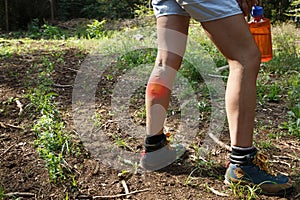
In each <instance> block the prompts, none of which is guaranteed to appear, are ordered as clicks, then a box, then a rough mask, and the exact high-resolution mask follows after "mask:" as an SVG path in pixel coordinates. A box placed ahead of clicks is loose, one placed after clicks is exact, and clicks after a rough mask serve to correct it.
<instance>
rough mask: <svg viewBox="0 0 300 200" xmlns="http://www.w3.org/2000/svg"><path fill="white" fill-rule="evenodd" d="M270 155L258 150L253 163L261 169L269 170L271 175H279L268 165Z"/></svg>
mask: <svg viewBox="0 0 300 200" xmlns="http://www.w3.org/2000/svg"><path fill="white" fill-rule="evenodd" d="M267 161H268V156H266V155H265V154H263V153H261V152H257V154H256V155H255V157H254V160H253V164H255V165H256V166H258V167H259V169H260V170H263V171H265V172H267V173H268V174H270V175H273V176H277V174H276V173H275V172H274V171H273V170H271V169H270V168H269V167H268V162H267Z"/></svg>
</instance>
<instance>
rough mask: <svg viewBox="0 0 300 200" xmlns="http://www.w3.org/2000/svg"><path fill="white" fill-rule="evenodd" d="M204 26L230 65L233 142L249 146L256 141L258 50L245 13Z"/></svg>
mask: <svg viewBox="0 0 300 200" xmlns="http://www.w3.org/2000/svg"><path fill="white" fill-rule="evenodd" d="M202 26H203V27H204V29H205V30H206V32H207V33H208V35H209V37H210V38H211V39H212V41H213V42H214V43H215V45H216V46H217V47H218V48H219V49H220V51H221V52H222V53H223V55H224V56H225V57H226V58H227V61H228V63H229V66H230V74H229V78H228V82H227V88H226V97H225V101H226V111H227V117H228V122H229V131H230V137H231V145H233V146H238V147H250V146H252V142H253V129H254V117H255V107H256V79H257V74H258V71H259V64H260V53H259V50H258V48H257V46H256V44H255V41H254V40H253V37H252V35H251V33H250V31H249V29H248V24H247V23H246V21H245V19H244V17H243V15H234V16H231V17H227V18H223V19H220V20H214V21H210V22H204V23H202Z"/></svg>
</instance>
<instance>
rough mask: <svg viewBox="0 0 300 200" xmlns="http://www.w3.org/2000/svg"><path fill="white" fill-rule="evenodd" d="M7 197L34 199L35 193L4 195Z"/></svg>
mask: <svg viewBox="0 0 300 200" xmlns="http://www.w3.org/2000/svg"><path fill="white" fill-rule="evenodd" d="M4 196H6V197H34V196H35V194H34V193H29V192H10V193H6V194H4Z"/></svg>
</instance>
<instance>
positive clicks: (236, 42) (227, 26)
mask: <svg viewBox="0 0 300 200" xmlns="http://www.w3.org/2000/svg"><path fill="white" fill-rule="evenodd" d="M202 27H203V28H204V29H205V31H206V32H207V34H208V36H209V37H210V38H211V40H212V41H213V42H214V43H215V45H216V46H217V47H218V48H219V49H220V51H221V52H222V53H223V55H224V56H225V57H226V58H227V59H229V60H237V61H241V62H247V60H248V59H249V58H251V56H252V55H253V56H257V52H258V51H259V50H258V47H257V45H256V43H255V41H254V39H253V36H252V34H251V33H250V30H249V27H248V23H247V22H246V20H245V18H244V16H243V15H242V14H237V15H233V16H230V17H225V18H222V19H218V20H213V21H208V22H202ZM255 59H256V58H255Z"/></svg>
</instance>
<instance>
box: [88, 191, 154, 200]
mask: <svg viewBox="0 0 300 200" xmlns="http://www.w3.org/2000/svg"><path fill="white" fill-rule="evenodd" d="M149 190H150V189H143V190H135V191H132V192H129V193H128V194H116V195H107V196H93V199H114V198H118V197H123V196H127V195H131V194H137V193H141V192H147V191H149Z"/></svg>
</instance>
